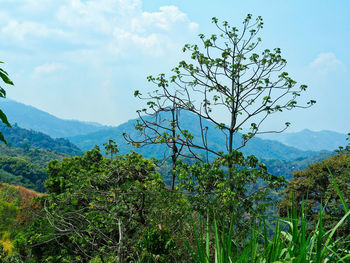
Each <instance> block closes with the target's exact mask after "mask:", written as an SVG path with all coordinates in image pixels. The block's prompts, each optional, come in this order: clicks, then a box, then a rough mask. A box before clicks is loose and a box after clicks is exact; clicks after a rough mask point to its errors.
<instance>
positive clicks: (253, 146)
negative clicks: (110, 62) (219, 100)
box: [68, 112, 318, 160]
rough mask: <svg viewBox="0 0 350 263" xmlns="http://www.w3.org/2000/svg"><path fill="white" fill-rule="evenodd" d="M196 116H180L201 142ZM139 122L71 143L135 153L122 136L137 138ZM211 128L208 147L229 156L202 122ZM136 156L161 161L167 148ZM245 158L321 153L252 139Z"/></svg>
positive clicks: (220, 140)
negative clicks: (111, 142) (115, 147)
mask: <svg viewBox="0 0 350 263" xmlns="http://www.w3.org/2000/svg"><path fill="white" fill-rule="evenodd" d="M194 119H195V118H194V116H193V114H191V113H188V112H185V113H184V114H181V117H180V120H181V127H182V128H183V129H186V130H188V131H189V132H191V134H192V135H193V136H194V138H200V134H201V131H200V128H199V125H198V123H197V122H196V121H194ZM136 122H137V119H134V120H129V121H128V122H125V123H123V124H121V125H119V126H118V127H113V128H108V129H104V130H101V131H97V132H94V133H90V134H87V135H77V136H73V137H69V138H68V139H69V140H70V141H72V142H73V143H74V144H76V145H77V146H78V147H79V148H80V149H82V150H83V151H85V150H89V149H91V148H92V147H94V145H99V146H102V145H103V143H105V142H107V140H108V139H113V140H114V141H115V142H116V143H117V145H118V148H119V150H120V152H121V153H125V152H128V151H130V150H131V149H134V148H133V147H132V146H131V145H128V144H127V143H126V141H125V140H124V138H123V136H122V135H123V133H126V134H130V135H131V136H132V137H133V138H136V137H137V136H138V131H136V130H135V128H134V125H135V124H136ZM205 126H208V128H209V129H208V144H209V147H210V148H212V149H216V150H217V151H222V152H226V149H225V147H226V139H225V136H224V135H223V134H222V132H221V131H220V130H219V129H215V128H214V124H212V123H210V122H208V121H206V120H203V127H205ZM235 140H236V141H239V140H241V138H240V135H236V136H235ZM135 150H136V151H137V152H139V153H141V154H143V155H144V156H145V157H147V158H150V157H155V158H158V159H162V158H163V156H164V154H166V152H167V148H166V147H165V146H164V145H160V144H157V145H150V146H145V147H141V148H138V149H135ZM241 151H242V152H243V153H244V154H245V155H250V154H253V155H255V156H257V157H258V158H264V159H280V160H293V159H296V158H301V157H310V156H314V155H317V154H318V152H314V151H302V150H299V149H297V148H294V147H290V146H286V145H284V144H282V143H280V142H278V141H272V140H263V139H261V138H257V137H256V138H253V139H251V140H250V141H249V142H248V143H247V145H246V146H245V147H243V148H242V149H241Z"/></svg>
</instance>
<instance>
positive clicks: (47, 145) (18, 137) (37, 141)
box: [0, 124, 81, 155]
mask: <svg viewBox="0 0 350 263" xmlns="http://www.w3.org/2000/svg"><path fill="white" fill-rule="evenodd" d="M0 132H2V133H3V134H6V135H5V138H6V141H7V143H8V145H9V146H10V147H14V148H22V149H46V150H50V151H56V152H59V153H65V154H68V155H79V154H81V150H80V149H79V148H78V147H77V146H75V145H74V144H72V143H71V142H70V141H68V140H66V139H63V138H58V139H53V138H51V137H50V136H48V135H46V134H44V133H41V132H37V131H33V130H27V129H23V128H20V127H18V126H17V125H16V124H15V125H13V127H11V128H10V127H7V126H5V125H4V124H1V125H0Z"/></svg>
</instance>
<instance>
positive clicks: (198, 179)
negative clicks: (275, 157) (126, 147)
mask: <svg viewBox="0 0 350 263" xmlns="http://www.w3.org/2000/svg"><path fill="white" fill-rule="evenodd" d="M230 167H231V170H230ZM177 172H178V176H179V181H180V183H179V185H178V187H179V188H180V189H182V190H185V191H186V192H188V193H189V196H188V200H189V202H190V204H191V206H192V208H193V209H194V210H195V211H198V212H199V213H200V214H201V215H204V214H205V213H206V212H207V211H208V210H209V211H211V212H215V214H216V216H217V217H218V218H219V219H221V220H224V219H227V220H229V218H225V217H227V214H228V212H229V211H231V212H235V214H236V215H237V218H240V220H239V221H240V222H238V223H237V224H238V225H240V227H239V228H237V229H236V239H237V240H238V239H240V238H241V237H242V236H241V235H242V234H244V232H245V231H246V229H245V228H246V226H247V222H248V221H249V220H252V219H254V218H256V216H258V215H259V214H263V213H264V212H265V210H266V207H268V206H270V205H272V204H273V203H274V202H273V200H272V199H271V196H270V193H271V191H272V190H277V189H278V188H280V187H282V186H283V185H285V183H286V181H285V180H284V178H283V177H279V176H273V175H271V174H269V173H268V172H267V169H266V166H265V165H264V164H261V163H259V162H258V159H257V158H256V157H254V156H248V157H244V156H243V154H242V153H240V152H237V151H234V152H232V153H231V154H229V155H225V156H224V157H223V158H220V159H218V160H217V161H215V162H214V163H213V164H212V165H210V164H207V163H200V162H197V163H196V164H194V165H188V164H185V163H182V164H180V165H179V168H178V169H177ZM233 204H236V205H235V206H234V207H233ZM233 209H234V210H233Z"/></svg>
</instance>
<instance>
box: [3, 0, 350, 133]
mask: <svg viewBox="0 0 350 263" xmlns="http://www.w3.org/2000/svg"><path fill="white" fill-rule="evenodd" d="M349 10H350V1H347V0H335V1H330V0H329V1H327V0H318V1H315V0H308V1H301V0H293V1H292V0H285V1H281V0H268V1H267V0H266V1H261V0H250V1H236V0H217V1H213V0H0V60H1V61H4V62H6V64H5V65H4V66H3V67H4V69H6V70H7V71H8V73H9V74H10V77H11V79H12V80H13V81H14V82H15V87H7V91H8V98H11V99H14V100H16V101H19V102H22V103H25V104H28V105H32V106H35V107H37V108H39V109H42V110H45V111H47V112H49V113H51V114H54V115H56V116H58V117H60V118H65V119H78V120H83V121H96V122H100V123H102V124H106V125H118V124H120V123H123V122H125V121H127V120H128V119H130V118H135V117H136V113H135V111H136V110H137V109H139V108H141V107H142V104H141V103H140V102H139V101H138V100H137V99H135V98H134V97H133V91H134V90H135V89H140V90H146V89H148V90H150V89H153V88H154V87H152V85H150V84H149V83H148V82H147V81H146V77H147V76H148V75H151V74H158V73H169V72H170V69H171V68H172V67H174V66H176V64H177V63H178V61H180V60H181V59H182V58H183V54H182V51H181V48H182V47H183V45H184V44H185V43H193V42H196V41H197V40H198V37H197V36H198V34H199V33H205V34H212V33H217V32H216V31H215V28H214V26H213V25H212V24H211V17H213V16H216V17H218V18H219V19H220V20H227V21H228V22H229V23H230V24H231V25H235V26H237V27H240V26H241V25H242V20H243V19H244V18H245V16H246V15H247V14H248V13H252V14H253V16H258V15H260V16H262V17H263V19H264V29H263V31H262V32H261V35H260V36H261V38H262V44H261V46H262V47H264V48H270V49H272V48H274V47H280V48H281V50H282V54H283V56H284V57H285V58H286V59H287V61H288V65H287V68H286V71H288V72H289V74H290V75H291V76H292V77H293V78H294V79H295V80H297V81H298V83H305V84H307V85H308V86H309V89H308V91H307V92H306V93H305V94H304V96H305V99H315V100H316V101H317V104H316V105H315V106H314V107H313V108H311V109H307V110H296V111H294V112H289V113H287V114H284V115H281V116H277V115H276V116H275V117H273V118H272V119H271V120H269V121H268V122H267V123H268V125H270V126H271V127H272V128H274V127H278V124H279V123H281V122H283V123H284V122H285V121H290V122H291V123H292V127H291V129H290V131H299V130H302V129H304V128H309V129H312V130H325V129H327V130H335V131H339V132H343V133H345V132H350V122H349V112H350V103H349V100H350V80H349V72H350V52H349V43H350V21H349V14H350V13H349Z"/></svg>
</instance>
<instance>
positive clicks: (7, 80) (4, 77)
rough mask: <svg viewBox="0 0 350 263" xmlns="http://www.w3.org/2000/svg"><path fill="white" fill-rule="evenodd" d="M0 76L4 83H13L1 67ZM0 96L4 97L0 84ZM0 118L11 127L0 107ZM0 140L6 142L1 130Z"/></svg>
mask: <svg viewBox="0 0 350 263" xmlns="http://www.w3.org/2000/svg"><path fill="white" fill-rule="evenodd" d="M0 63H4V62H2V61H0ZM0 78H1V79H2V81H3V82H4V83H5V84H9V85H14V84H13V82H12V81H11V80H10V78H9V77H8V74H7V72H6V71H5V70H3V69H2V68H0ZM0 98H6V91H5V89H4V88H3V87H2V86H0ZM0 119H1V121H2V122H3V123H4V124H6V125H7V126H9V127H11V124H10V123H9V122H8V120H7V117H6V115H5V113H4V112H3V111H2V110H1V109H0ZM0 141H2V142H4V143H6V140H5V137H4V135H3V134H2V133H1V132H0Z"/></svg>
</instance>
